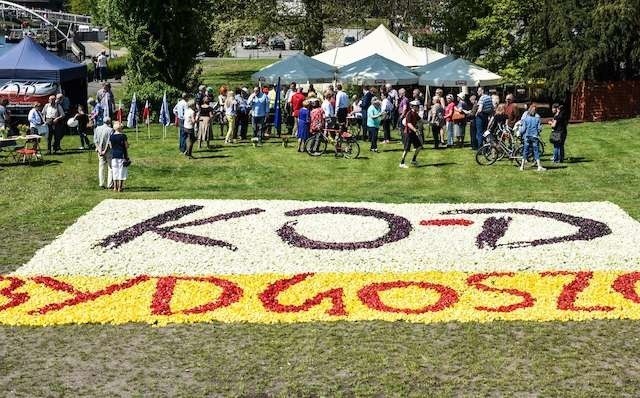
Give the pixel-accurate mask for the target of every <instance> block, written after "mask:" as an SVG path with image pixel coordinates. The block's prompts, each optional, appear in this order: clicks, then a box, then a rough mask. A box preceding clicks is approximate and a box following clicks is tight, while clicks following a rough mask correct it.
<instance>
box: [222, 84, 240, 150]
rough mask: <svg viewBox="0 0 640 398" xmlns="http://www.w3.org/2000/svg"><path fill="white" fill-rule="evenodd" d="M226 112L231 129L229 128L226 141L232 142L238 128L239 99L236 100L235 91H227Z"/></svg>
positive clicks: (227, 142)
mask: <svg viewBox="0 0 640 398" xmlns="http://www.w3.org/2000/svg"><path fill="white" fill-rule="evenodd" d="M224 114H225V116H226V117H227V121H228V122H229V130H227V137H226V138H225V140H224V143H225V144H230V143H231V139H232V138H233V132H234V131H235V129H236V116H238V101H236V97H235V96H234V95H233V91H229V92H228V93H227V99H226V100H225V101H224Z"/></svg>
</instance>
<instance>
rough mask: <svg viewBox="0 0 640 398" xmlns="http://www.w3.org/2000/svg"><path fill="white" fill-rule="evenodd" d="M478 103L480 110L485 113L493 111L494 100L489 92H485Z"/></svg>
mask: <svg viewBox="0 0 640 398" xmlns="http://www.w3.org/2000/svg"><path fill="white" fill-rule="evenodd" d="M478 104H480V111H481V112H483V113H493V101H491V97H490V96H488V95H487V94H483V95H482V96H481V97H480V100H478Z"/></svg>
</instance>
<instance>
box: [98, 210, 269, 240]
mask: <svg viewBox="0 0 640 398" xmlns="http://www.w3.org/2000/svg"><path fill="white" fill-rule="evenodd" d="M203 207H204V206H184V207H178V208H177V209H174V210H170V211H167V212H165V213H162V214H160V215H158V216H155V217H152V218H150V219H148V220H145V221H143V222H141V223H139V224H136V225H134V226H132V227H129V228H127V229H124V230H122V231H120V232H117V233H115V234H113V235H110V236H107V237H106V238H104V239H103V240H102V241H101V242H100V243H98V245H97V246H101V247H104V248H112V249H114V248H116V247H120V246H122V245H124V244H125V243H128V242H131V241H132V240H134V239H135V238H137V237H139V236H141V235H142V234H144V233H145V232H155V233H156V234H158V235H160V236H162V237H163V238H165V239H170V240H173V241H175V242H181V243H187V244H190V245H200V246H220V247H225V248H227V249H229V250H232V251H236V250H238V248H237V247H235V246H234V245H232V244H230V243H228V242H224V241H221V240H217V239H211V238H207V237H205V236H198V235H191V234H187V233H184V232H178V231H176V229H180V228H186V227H195V226H199V225H205V224H211V223H214V222H217V221H226V220H230V219H233V218H240V217H244V216H249V215H253V214H258V213H262V212H264V210H262V209H249V210H243V211H234V212H231V213H226V214H219V215H217V216H213V217H209V218H204V219H202V220H195V221H191V222H187V223H182V224H178V225H172V226H170V227H161V225H163V224H166V223H168V222H170V221H176V220H179V219H181V218H182V217H184V216H186V215H189V214H192V213H195V212H197V211H199V210H202V209H203Z"/></svg>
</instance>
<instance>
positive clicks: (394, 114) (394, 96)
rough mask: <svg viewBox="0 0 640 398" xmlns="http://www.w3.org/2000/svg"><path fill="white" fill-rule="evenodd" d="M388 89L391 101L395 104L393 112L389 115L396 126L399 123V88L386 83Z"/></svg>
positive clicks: (393, 125) (392, 124) (392, 123)
mask: <svg viewBox="0 0 640 398" xmlns="http://www.w3.org/2000/svg"><path fill="white" fill-rule="evenodd" d="M385 87H386V89H387V93H388V94H387V95H388V96H389V101H391V105H393V112H391V115H389V116H388V117H391V127H392V128H395V127H396V125H397V124H398V97H399V96H398V90H396V89H395V88H393V86H392V85H391V84H390V83H387V84H386V85H385Z"/></svg>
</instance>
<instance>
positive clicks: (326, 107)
mask: <svg viewBox="0 0 640 398" xmlns="http://www.w3.org/2000/svg"><path fill="white" fill-rule="evenodd" d="M332 96H333V94H331V93H330V92H329V91H327V92H326V93H325V95H324V101H322V110H323V111H324V116H325V117H327V118H330V117H335V116H336V111H335V109H334V108H333V105H332V104H331V98H332Z"/></svg>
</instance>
